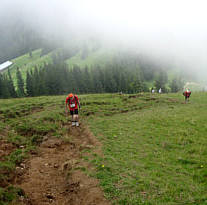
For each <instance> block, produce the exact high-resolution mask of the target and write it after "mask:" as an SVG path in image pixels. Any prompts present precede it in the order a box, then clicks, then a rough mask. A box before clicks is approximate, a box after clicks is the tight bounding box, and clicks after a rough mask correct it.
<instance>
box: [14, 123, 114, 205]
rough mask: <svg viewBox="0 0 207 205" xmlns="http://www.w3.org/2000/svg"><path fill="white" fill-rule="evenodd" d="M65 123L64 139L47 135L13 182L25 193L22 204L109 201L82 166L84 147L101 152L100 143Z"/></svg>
mask: <svg viewBox="0 0 207 205" xmlns="http://www.w3.org/2000/svg"><path fill="white" fill-rule="evenodd" d="M65 126H67V129H68V131H67V133H66V136H64V139H57V138H55V137H47V138H45V140H44V141H43V143H42V144H41V146H40V147H39V148H38V149H39V150H38V152H37V154H36V155H34V156H33V157H31V158H30V159H29V160H28V161H27V162H24V163H25V166H24V167H23V168H21V169H25V170H26V171H23V172H22V175H21V173H20V175H19V177H18V178H17V181H16V184H15V185H16V186H18V187H20V188H22V189H23V190H24V192H25V196H24V197H21V198H20V201H19V202H18V203H19V204H21V205H49V204H53V205H98V204H100V205H108V204H110V203H109V202H108V201H107V200H106V199H105V198H104V195H103V191H102V190H101V188H100V187H99V182H98V180H96V179H95V178H89V177H88V176H87V175H86V174H84V172H83V171H81V167H86V166H88V167H89V166H90V165H89V164H88V165H87V164H86V163H85V162H83V160H82V159H81V151H82V150H83V149H94V150H96V152H100V146H101V145H100V143H99V142H98V141H97V140H96V138H95V137H94V136H93V135H91V134H90V132H89V131H88V130H87V128H85V127H81V126H80V127H71V126H70V125H65Z"/></svg>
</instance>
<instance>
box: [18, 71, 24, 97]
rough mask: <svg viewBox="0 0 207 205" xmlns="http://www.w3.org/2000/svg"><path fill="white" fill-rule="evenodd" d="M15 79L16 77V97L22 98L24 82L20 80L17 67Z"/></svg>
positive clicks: (20, 76)
mask: <svg viewBox="0 0 207 205" xmlns="http://www.w3.org/2000/svg"><path fill="white" fill-rule="evenodd" d="M16 77H17V95H18V97H24V96H25V92H24V80H23V78H22V75H21V72H20V71H19V68H18V67H17V71H16Z"/></svg>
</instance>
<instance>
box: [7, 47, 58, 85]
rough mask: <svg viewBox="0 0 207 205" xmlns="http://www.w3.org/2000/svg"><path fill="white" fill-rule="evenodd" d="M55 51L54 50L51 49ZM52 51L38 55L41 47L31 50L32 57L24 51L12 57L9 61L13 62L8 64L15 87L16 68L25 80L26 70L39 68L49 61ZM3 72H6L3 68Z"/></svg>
mask: <svg viewBox="0 0 207 205" xmlns="http://www.w3.org/2000/svg"><path fill="white" fill-rule="evenodd" d="M53 52H55V51H53ZM53 52H50V53H49V54H47V55H44V56H40V54H41V49H37V50H35V51H33V52H32V57H30V56H29V53H26V54H25V55H22V56H19V57H17V58H15V59H12V60H11V62H13V65H11V66H10V72H11V75H12V79H13V80H14V85H15V87H16V83H17V82H16V68H17V67H19V69H20V71H21V73H22V77H23V79H24V80H25V79H26V72H27V71H28V70H32V69H34V68H35V66H36V67H37V68H40V67H41V66H43V65H44V63H51V62H52V58H51V55H52V53H53ZM4 72H7V70H5V71H4Z"/></svg>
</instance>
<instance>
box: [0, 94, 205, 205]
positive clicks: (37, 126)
mask: <svg viewBox="0 0 207 205" xmlns="http://www.w3.org/2000/svg"><path fill="white" fill-rule="evenodd" d="M65 97H66V96H44V97H35V98H21V99H8V100H0V142H1V143H2V142H4V141H7V142H8V143H10V147H11V149H10V152H8V153H7V155H6V156H3V157H2V158H0V185H1V186H0V187H2V188H0V204H1V201H2V204H4V203H5V204H6V203H7V202H9V201H12V200H13V199H14V198H15V197H16V195H20V193H21V190H18V188H16V187H13V186H12V185H10V186H9V184H11V181H12V178H13V177H14V174H15V166H19V165H20V164H21V162H22V161H23V160H24V159H25V158H26V157H28V156H29V155H31V154H32V152H34V151H35V150H36V147H37V146H38V145H39V144H40V143H41V142H42V140H43V138H44V137H45V136H48V137H49V136H56V137H58V138H61V137H63V136H64V133H65V132H66V131H67V130H66V128H65V127H64V126H63V125H64V123H65V122H67V120H68V119H67V118H66V117H65V115H64V100H65ZM79 97H80V101H81V104H82V108H81V111H80V116H81V122H82V123H83V124H84V125H86V126H88V127H89V128H90V130H91V132H92V133H93V134H94V135H95V136H96V137H97V138H98V139H99V141H100V142H101V143H102V153H101V154H100V153H96V152H95V150H93V149H92V150H85V152H84V151H83V160H85V161H87V162H88V163H90V164H91V165H92V167H93V169H87V168H84V169H83V170H84V171H85V173H87V174H88V175H90V176H92V177H96V178H98V179H99V180H100V185H101V187H102V188H103V190H104V193H105V196H106V197H107V198H108V199H109V200H110V201H111V203H112V204H120V205H135V204H148V205H149V204H152V205H154V204H163V205H164V204H170V205H171V204H192V205H193V204H203V205H204V204H207V140H206V133H207V124H206V119H207V118H206V116H207V109H206V104H207V93H193V94H192V96H191V98H190V102H188V103H187V104H184V99H183V96H182V94H181V93H178V94H161V95H158V94H154V95H152V94H150V93H145V94H143V93H140V94H134V95H126V94H123V95H119V94H91V95H81V96H79ZM0 156H1V155H0ZM3 202H4V203H3Z"/></svg>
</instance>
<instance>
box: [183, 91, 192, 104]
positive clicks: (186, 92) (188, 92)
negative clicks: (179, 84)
mask: <svg viewBox="0 0 207 205" xmlns="http://www.w3.org/2000/svg"><path fill="white" fill-rule="evenodd" d="M183 95H184V96H185V103H186V102H187V101H189V98H190V95H191V91H190V90H189V89H188V88H187V90H186V91H184V92H183Z"/></svg>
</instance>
